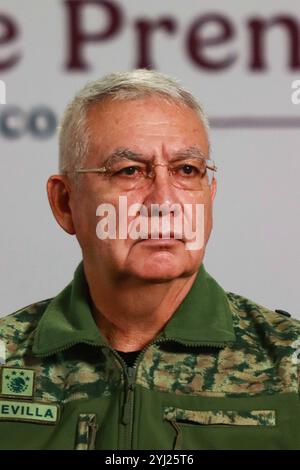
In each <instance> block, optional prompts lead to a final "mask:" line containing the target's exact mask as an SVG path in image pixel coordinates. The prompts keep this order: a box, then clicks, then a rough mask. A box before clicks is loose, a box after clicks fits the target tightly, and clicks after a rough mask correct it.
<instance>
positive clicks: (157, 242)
mask: <svg viewBox="0 0 300 470" xmlns="http://www.w3.org/2000/svg"><path fill="white" fill-rule="evenodd" d="M135 243H143V245H149V246H154V247H162V248H163V247H166V248H167V247H172V246H174V245H176V244H178V243H184V241H183V239H182V238H181V237H180V238H179V237H178V238H175V234H174V233H173V232H171V233H170V235H169V236H168V237H166V236H163V234H162V233H159V234H158V235H157V236H156V238H153V237H151V234H150V235H148V238H142V237H141V238H139V239H138V240H136V242H135Z"/></svg>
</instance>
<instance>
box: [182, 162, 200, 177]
mask: <svg viewBox="0 0 300 470" xmlns="http://www.w3.org/2000/svg"><path fill="white" fill-rule="evenodd" d="M201 170H202V171H200V168H198V167H197V166H194V165H190V164H184V165H181V166H179V167H178V168H177V172H178V173H179V174H180V175H182V176H198V175H200V174H204V173H203V169H201ZM204 172H205V169H204Z"/></svg>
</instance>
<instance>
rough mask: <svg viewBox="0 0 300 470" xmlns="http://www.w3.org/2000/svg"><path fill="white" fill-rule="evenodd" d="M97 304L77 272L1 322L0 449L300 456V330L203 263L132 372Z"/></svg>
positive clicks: (81, 274)
mask: <svg viewBox="0 0 300 470" xmlns="http://www.w3.org/2000/svg"><path fill="white" fill-rule="evenodd" d="M90 305H91V304H90V297H89V292H88V287H87V283H86V280H85V276H84V271H83V265H82V263H81V264H80V265H79V266H78V268H77V270H76V271H75V275H74V279H73V281H72V282H71V283H70V284H69V285H68V286H67V287H66V288H65V289H64V290H63V291H62V292H61V293H60V294H59V295H58V296H57V297H55V298H53V299H48V300H44V301H41V302H38V303H35V304H33V305H30V306H28V307H26V308H23V309H22V310H19V311H18V312H16V313H14V314H12V315H9V316H7V317H4V318H2V319H1V320H0V341H2V349H5V351H4V352H5V356H6V362H5V363H4V364H3V365H2V366H1V367H0V377H1V383H0V448H1V449H82V450H88V449H106V450H108V449H113V450H119V449H155V450H160V449H168V450H169V449H193V450H195V449H300V404H299V380H298V377H299V373H298V362H299V361H298V357H297V355H298V351H297V349H296V346H297V344H298V343H297V340H298V339H299V338H300V336H299V332H300V322H298V321H297V320H293V319H290V318H287V317H286V316H284V315H282V314H281V313H276V312H273V311H270V310H268V309H267V308H264V307H262V306H260V305H257V304H255V303H254V302H252V301H250V300H248V299H246V298H244V297H241V296H239V295H236V294H233V293H231V292H229V293H228V292H225V291H224V290H223V289H222V288H221V287H220V286H219V285H218V284H217V282H216V281H215V280H214V279H213V278H212V277H211V276H210V275H209V274H208V273H207V272H206V271H205V268H204V266H203V264H202V265H201V268H200V269H199V272H198V275H197V277H196V280H195V282H194V284H193V286H192V288H191V290H190V291H189V293H188V295H187V296H186V298H185V299H184V301H183V302H182V303H181V305H180V306H179V308H178V309H177V310H176V312H175V313H174V315H173V316H172V318H171V319H170V320H169V322H168V323H167V325H166V326H165V327H164V329H163V330H162V331H161V332H160V333H159V335H157V337H156V338H154V340H153V341H152V342H151V343H150V344H149V345H148V346H147V347H145V348H144V349H143V351H142V352H141V353H140V354H139V356H138V358H137V360H136V362H135V364H134V366H133V367H128V366H126V364H125V362H124V361H123V359H122V358H121V357H120V355H119V354H118V353H117V352H116V351H115V350H114V349H112V348H111V347H110V346H109V344H108V342H107V340H106V339H105V338H104V336H103V335H102V334H101V332H99V330H98V328H97V326H96V324H95V322H94V319H93V316H92V313H91V308H90ZM3 362H4V361H3Z"/></svg>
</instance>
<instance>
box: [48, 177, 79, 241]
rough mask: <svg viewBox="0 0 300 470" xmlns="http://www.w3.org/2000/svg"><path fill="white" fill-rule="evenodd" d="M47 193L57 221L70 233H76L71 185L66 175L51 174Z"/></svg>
mask: <svg viewBox="0 0 300 470" xmlns="http://www.w3.org/2000/svg"><path fill="white" fill-rule="evenodd" d="M47 193H48V199H49V203H50V206H51V209H52V212H53V215H54V217H55V219H56V221H57V223H58V224H59V225H60V226H61V227H62V228H63V229H64V230H65V232H67V233H69V234H70V235H74V234H75V229H74V224H73V218H72V211H71V207H70V196H71V185H70V182H69V180H68V178H67V176H64V175H53V176H50V178H49V179H48V182H47Z"/></svg>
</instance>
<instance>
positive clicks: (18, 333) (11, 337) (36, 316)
mask: <svg viewBox="0 0 300 470" xmlns="http://www.w3.org/2000/svg"><path fill="white" fill-rule="evenodd" d="M51 300H52V299H45V300H41V301H39V302H35V303H33V304H30V305H27V306H26V307H23V308H21V309H20V310H17V311H16V312H14V313H11V314H10V315H7V316H5V317H2V318H0V341H1V343H2V345H3V344H4V346H5V356H6V361H7V360H9V358H13V359H14V360H18V358H20V357H21V356H24V355H25V354H26V351H27V350H28V349H29V348H30V347H31V345H32V341H33V336H34V333H35V330H36V328H37V326H38V323H39V321H40V319H41V317H42V315H43V313H44V311H45V310H46V307H47V306H48V304H49V303H50V301H51Z"/></svg>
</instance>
